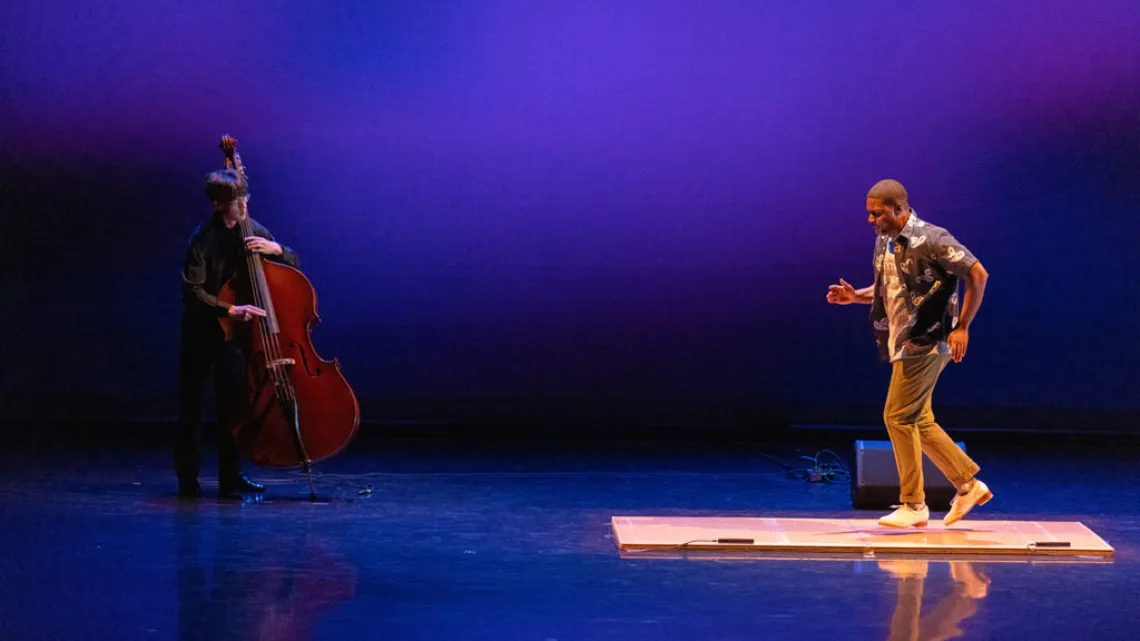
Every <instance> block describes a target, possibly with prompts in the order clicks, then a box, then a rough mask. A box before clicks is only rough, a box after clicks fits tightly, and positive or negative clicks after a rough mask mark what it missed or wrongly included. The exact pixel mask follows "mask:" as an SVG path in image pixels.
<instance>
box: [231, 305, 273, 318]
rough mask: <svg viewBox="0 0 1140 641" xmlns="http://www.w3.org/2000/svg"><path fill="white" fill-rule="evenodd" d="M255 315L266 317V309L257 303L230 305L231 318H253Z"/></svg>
mask: <svg viewBox="0 0 1140 641" xmlns="http://www.w3.org/2000/svg"><path fill="white" fill-rule="evenodd" d="M254 316H261V317H263V318H264V317H265V310H264V309H261V308H260V307H257V306H255V305H234V306H233V307H230V318H232V319H234V320H240V321H248V320H253V317H254Z"/></svg>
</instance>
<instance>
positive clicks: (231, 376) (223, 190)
mask: <svg viewBox="0 0 1140 641" xmlns="http://www.w3.org/2000/svg"><path fill="white" fill-rule="evenodd" d="M248 191H249V190H248V186H247V184H246V182H245V180H244V179H243V177H242V176H241V175H239V173H238V172H236V171H234V170H232V169H226V170H218V171H215V172H213V173H210V174H209V175H207V176H206V182H205V192H206V198H207V199H208V200H209V201H210V203H211V204H212V206H213V216H212V217H211V218H210V220H209V221H208V222H206V223H203V224H200V225H198V227H197V228H196V229H195V230H194V233H193V234H191V236H190V240H189V242H188V244H187V247H186V257H185V262H184V264H183V267H182V337H181V346H180V357H179V360H180V365H179V392H178V423H179V426H178V436H177V439H176V444H175V448H174V467H175V472H176V474H177V476H178V494H179V495H180V496H185V497H199V496H202V487H201V485H199V483H198V473H199V470H200V467H201V462H202V446H201V432H202V428H201V420H202V401H203V391H204V388H205V384H206V379H207V378H209V376H210V373H211V370H212V372H213V379H214V390H215V400H216V406H215V407H216V410H215V411H216V415H217V419H218V430H217V433H218V436H217V440H218V493H219V495H220V496H223V497H230V496H238V495H241V494H245V493H257V492H264V491H265V486H263V485H261V484H259V483H255V482H253V481H251V480H250V479H249V478H248V477H247V476H246V475H245V474H244V473H243V472H242V469H241V462H240V460H239V455H238V449H237V445H236V444H235V442H234V437H233V431H232V429H231V427H232V425H233V424H234V422H235V420H236V418H237V417H238V416H239V412H240V410H241V407H242V404H243V403H244V402H245V398H246V394H245V387H246V382H245V358H246V356H245V354H243V353H242V350H241V349H240V347H239V346H238V344H237V342H236V341H226V340H224V333H223V330H222V327H221V325H220V324H219V322H218V321H219V319H220V318H222V317H225V316H229V317H230V318H231V319H233V320H235V321H242V322H248V321H250V320H253V319H254V318H255V317H258V316H265V310H263V309H261V308H259V307H256V306H253V305H230V304H228V303H226V302H224V301H220V300H218V292H219V291H221V289H222V286H223V285H224V284H225V283H226V282H228V281H229V280H230V279H231V278H233V277H234V276H235V275H236V276H238V277H239V278H243V279H246V278H248V277H249V276H248V273H247V272H248V267H247V265H246V259H245V256H246V254H245V252H247V251H248V252H257V253H259V254H262V255H264V256H266V257H267V258H268V259H269V260H273V261H277V262H281V263H284V264H287V265H289V266H291V267H297V254H296V253H295V252H294V251H293V250H292V249H290V248H288V247H285V246H283V245H281V244H280V243H278V242H277V241H275V240H274V239H273V234H271V233H269V230H268V229H266V228H265V227H263V226H262V225H260V224H259V223H257V222H256V221H254V220H253V219H252V218H250V219H249V222H250V226H251V227H252V229H253V235H252V236H250V237H248V238H244V239H243V238H241V235H240V234H241V232H240V227H239V225H238V223H239V222H241V220H242V219H243V218H245V217H247V216H248V215H249V214H248V210H247V203H248V199H249V193H248Z"/></svg>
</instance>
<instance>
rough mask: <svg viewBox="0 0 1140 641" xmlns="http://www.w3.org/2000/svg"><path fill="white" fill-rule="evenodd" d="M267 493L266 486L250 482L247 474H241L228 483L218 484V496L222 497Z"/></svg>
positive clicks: (221, 482)
mask: <svg viewBox="0 0 1140 641" xmlns="http://www.w3.org/2000/svg"><path fill="white" fill-rule="evenodd" d="M264 491H265V486H264V485H262V484H260V483H254V482H253V481H251V480H249V477H248V476H246V475H245V474H241V475H239V476H237V477H236V478H232V479H229V480H227V481H219V482H218V494H220V495H221V496H234V495H239V494H250V493H260V492H264Z"/></svg>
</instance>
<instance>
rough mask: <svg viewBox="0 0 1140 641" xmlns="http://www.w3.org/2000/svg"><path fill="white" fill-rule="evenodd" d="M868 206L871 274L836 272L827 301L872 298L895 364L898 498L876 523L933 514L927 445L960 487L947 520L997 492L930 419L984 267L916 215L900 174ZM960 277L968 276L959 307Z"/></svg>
mask: <svg viewBox="0 0 1140 641" xmlns="http://www.w3.org/2000/svg"><path fill="white" fill-rule="evenodd" d="M867 214H868V215H867V222H869V223H870V224H871V226H872V227H873V228H874V230H875V233H876V234H877V238H876V240H875V253H874V267H875V282H874V284H873V285H869V286H867V287H864V288H862V289H855V288H854V287H852V286H851V285H850V284H848V283H847V281H845V280H843V279H839V284H838V285H831V286H830V287H829V288H828V293H827V302H829V303H832V304H834V305H850V304H851V303H861V304H867V305H871V323H872V326H873V327H874V336H875V343H876V344H877V345H878V348H879V356H880V358H881V359H882V360H883V361H888V362H890V363H891V367H892V371H891V382H890V386H889V388H888V390H887V401H886V405H885V407H884V409H883V421H884V423H885V424H886V427H887V433H888V435H889V436H890V439H891V446H892V449H893V450H894V454H895V464H896V465H897V466H898V472H899V482H900V488H899V489H900V495H899V502H900V503H901V505H900V506H899V507H898V509H897V510H895V511H894V512H892V513H891V514H888V515H886V516H884V517H883V518H881V519H879V524H880V525H884V526H890V527H922V526H925V525H926V524H927V523H928V522H929V520H930V509H929V508H928V507H927V505H926V503H925V492H924V489H923V479H922V454H923V452H925V453H926V455H927V456H929V457H930V460H931V461H933V462H934V464H935V465H936V466H937V467H938V469H939V470H940V471H941V472H942V473H943V474H944V475H946V478H947V479H949V480H950V482H951V483H953V484H954V487H956V488H958V493H957V496H955V497H954V500H953V501H952V502H951V506H950V511H949V512H948V513H947V514H946V517H945V518H944V519H943V523H944V524H946V525H952V524H954V523H957V522H958V521H960V520H962V518H963V517H964V516H966V514H967V513H969V512H970V510H972V509H973V508H974V507H975V506H977V505H983V504H985V503H986V502H988V501H989V500H990V499H992V498H993V493H992V492H991V491H990V489H989V488H988V487H986V484H985V483H983V482H982V481H980V480H978V479H977V478H976V477H977V474H978V470H979V468H978V465H977V463H975V462H974V461H973V460H971V459H970V457H968V456H966V453H965V452H963V451H962V450H961V448H959V447H958V446H957V445H956V444H955V443H954V441H953V440H952V439H951V438H950V437H949V436H948V435H947V434H946V432H945V431H944V430H943V429H942V427H940V426H939V425H938V423H936V422H935V421H934V412H933V411H932V410H931V397H932V396H933V394H934V386H935V384H936V383H937V382H938V377H939V375H941V373H942V370H943V369H944V368H945V367H946V365H947V364H948V363H949V362H950V361H951V360H953V361H954V362H955V363H960V362H962V359H963V358H965V356H966V348H967V346H968V345H969V342H970V326H971V324H972V323H973V321H974V318H975V316H976V315H977V313H978V308H979V307H980V306H981V304H982V296H983V294H984V292H985V289H986V280H987V279H988V278H989V275H988V274H987V272H986V269H985V268H984V267H983V266H982V264H981V262H979V261H978V259H977V258H975V257H974V255H973V254H972V253H970V250H968V249H966V247H964V246H963V245H962V244H961V243H959V242H958V241H957V240H956V239H955V238H954V236H952V235H951V234H950V233H949V232H948V231H946V230H945V229H943V228H941V227H938V226H936V225H932V224H930V223H928V222H926V221H924V220H921V219H920V218H919V217H918V215H917V214H916V213H915V211H914V209H913V208H911V206H910V204H909V201H908V199H907V193H906V189H904V188H903V186H902V185H901V184H900V183H898V182H897V181H895V180H889V179H888V180H881V181H879V182H878V183H876V184H875V185H874V186H873V187H872V188H871V190H870V191H869V192H868V193H867ZM959 280H961V281H963V283H964V284H965V287H964V289H965V291H964V296H963V298H962V309H961V315H959V314H958V281H959Z"/></svg>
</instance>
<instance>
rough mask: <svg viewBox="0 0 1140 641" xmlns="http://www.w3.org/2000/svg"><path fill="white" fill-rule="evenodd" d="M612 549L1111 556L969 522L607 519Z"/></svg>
mask: <svg viewBox="0 0 1140 641" xmlns="http://www.w3.org/2000/svg"><path fill="white" fill-rule="evenodd" d="M611 526H612V527H613V531H614V536H615V537H616V539H617V544H618V549H620V550H622V551H628V550H645V551H650V550H660V551H670V550H672V551H679V550H703V551H708V550H713V551H727V550H731V551H734V552H735V551H749V550H751V551H756V552H846V553H851V552H862V553H868V552H877V553H887V552H894V553H905V554H968V555H980V554H983V555H988V554H1005V555H1041V554H1044V555H1082V556H1090V555H1092V556H1112V555H1113V554H1115V550H1114V549H1113V548H1112V546H1110V545H1109V544H1108V543H1106V542H1105V541H1104V540H1103V539H1101V538H1100V537H1099V536H1097V535H1096V534H1095V533H1094V532H1093V531H1092V530H1090V529H1088V528H1087V527H1085V525H1084V524H1083V523H1079V522H1075V521H973V520H965V521H961V522H959V523H955V524H954V525H952V526H950V527H943V525H942V524H941V523H940V522H937V521H933V520H932V521H931V522H930V525H929V526H927V527H924V528H907V529H899V528H888V527H882V526H880V525H879V524H878V522H877V521H875V520H869V519H868V520H864V519H777V518H725V517H680V516H615V517H613V518H612V519H611Z"/></svg>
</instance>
